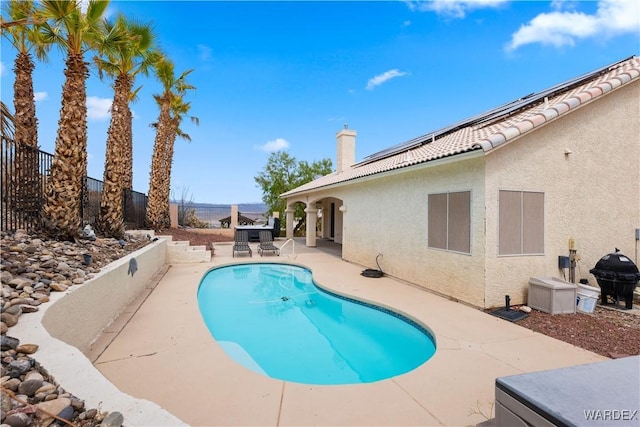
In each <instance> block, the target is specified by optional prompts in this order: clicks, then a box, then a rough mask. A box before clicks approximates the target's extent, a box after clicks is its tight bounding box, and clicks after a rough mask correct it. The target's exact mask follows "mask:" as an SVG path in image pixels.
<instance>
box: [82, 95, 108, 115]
mask: <svg viewBox="0 0 640 427" xmlns="http://www.w3.org/2000/svg"><path fill="white" fill-rule="evenodd" d="M110 110H111V99H107V98H98V97H97V96H88V97H87V117H88V118H90V119H94V120H106V119H108V118H109V117H110V116H111V113H110Z"/></svg>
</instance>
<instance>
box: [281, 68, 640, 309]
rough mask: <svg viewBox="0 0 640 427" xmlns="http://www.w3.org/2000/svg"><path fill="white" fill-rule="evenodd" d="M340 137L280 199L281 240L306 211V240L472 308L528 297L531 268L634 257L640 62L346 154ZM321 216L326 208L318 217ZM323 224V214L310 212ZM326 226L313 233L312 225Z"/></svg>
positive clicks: (584, 267)
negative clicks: (326, 163)
mask: <svg viewBox="0 0 640 427" xmlns="http://www.w3.org/2000/svg"><path fill="white" fill-rule="evenodd" d="M355 138H356V132H355V131H354V130H352V129H346V128H345V129H342V130H340V131H339V132H338V133H337V159H336V160H337V169H336V171H335V172H333V173H331V174H329V175H326V176H323V177H321V178H319V179H316V180H315V181H312V182H310V183H307V184H305V185H302V186H300V187H298V188H295V189H293V190H291V191H289V192H287V193H285V194H283V195H282V197H283V198H286V200H287V210H286V216H287V218H286V219H287V221H286V224H287V228H286V232H287V237H289V238H290V237H292V236H293V230H292V224H293V223H294V218H293V212H294V209H293V208H294V206H295V204H296V203H303V204H305V206H306V209H305V212H306V215H307V217H306V221H307V236H306V244H307V246H315V245H316V238H325V239H333V240H334V241H335V242H337V243H341V244H342V257H343V259H344V260H346V261H349V262H354V263H358V264H361V265H363V266H366V267H375V268H377V267H376V265H375V258H376V256H377V255H378V254H382V257H381V258H380V265H381V267H382V269H383V271H384V272H385V274H387V275H390V276H393V277H396V278H399V279H401V280H404V281H407V282H410V283H412V284H414V285H416V286H420V287H424V288H427V289H429V290H431V291H434V292H437V293H440V294H442V295H445V296H448V297H450V298H452V299H455V300H459V301H463V302H466V303H469V304H472V305H474V306H477V307H484V308H489V307H497V306H500V305H502V304H504V301H505V295H507V294H508V295H510V297H511V302H512V303H514V304H517V303H526V298H527V289H528V281H529V278H530V277H532V276H556V277H561V278H562V277H566V278H568V276H567V270H565V269H561V268H560V267H559V260H558V257H559V256H567V255H569V244H570V243H569V242H570V241H571V242H572V244H573V245H574V248H575V250H576V251H577V252H576V255H577V257H576V259H577V263H576V269H575V279H576V281H577V280H579V279H581V278H586V279H588V280H589V282H590V283H591V284H592V285H593V286H597V285H596V281H595V278H594V277H593V276H591V275H590V274H589V269H590V268H593V266H594V265H595V263H596V262H597V261H598V259H599V258H600V257H602V256H603V255H605V254H607V253H609V252H612V251H613V250H614V248H619V249H620V250H621V251H622V252H623V253H625V254H626V255H628V256H630V257H635V259H634V262H636V263H638V259H637V258H638V244H639V242H638V240H637V237H636V233H637V232H638V231H637V229H639V228H640V58H639V57H637V56H634V57H630V58H627V59H625V60H623V61H620V62H617V63H615V64H612V65H608V66H606V67H603V68H601V69H598V70H595V71H593V72H591V73H588V74H586V75H583V76H580V77H577V78H575V79H573V80H571V81H568V82H564V83H561V84H558V85H556V86H554V87H551V88H549V89H547V90H544V91H542V92H539V93H535V94H532V95H529V96H526V97H524V98H522V99H518V100H516V101H513V102H511V103H508V104H505V105H502V106H500V107H497V108H495V109H493V110H491V111H488V112H485V113H482V114H479V115H477V116H475V117H472V118H470V119H467V120H464V121H461V122H459V123H455V124H453V125H451V126H449V127H446V128H444V129H440V130H438V131H435V132H431V133H428V134H426V135H422V136H419V137H417V138H415V139H413V140H411V141H408V142H405V143H402V144H399V145H396V146H393V147H391V148H389V149H387V150H384V151H381V152H378V153H375V154H372V155H370V156H367V157H364V158H363V159H362V160H360V161H359V162H356V161H355ZM320 211H321V215H318V214H319V212H320ZM319 218H320V219H319ZM319 220H320V221H322V227H321V230H322V231H321V235H319V236H316V233H315V229H316V224H317V221H319Z"/></svg>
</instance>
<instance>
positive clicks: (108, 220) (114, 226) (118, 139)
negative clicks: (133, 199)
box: [95, 15, 160, 238]
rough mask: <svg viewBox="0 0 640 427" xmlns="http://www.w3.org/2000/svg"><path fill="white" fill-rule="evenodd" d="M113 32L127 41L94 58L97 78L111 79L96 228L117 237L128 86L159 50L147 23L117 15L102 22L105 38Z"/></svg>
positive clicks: (128, 126)
mask: <svg viewBox="0 0 640 427" xmlns="http://www.w3.org/2000/svg"><path fill="white" fill-rule="evenodd" d="M113 33H120V37H122V38H123V39H126V40H127V42H126V43H120V44H119V46H118V47H117V48H116V49H107V50H106V51H105V55H103V56H102V57H96V58H95V62H96V64H97V66H98V71H99V75H100V77H101V78H102V77H103V74H107V75H108V76H110V77H112V78H114V79H115V83H114V98H113V103H112V105H111V123H110V124H109V130H108V133H107V148H106V156H105V167H104V186H103V191H102V200H101V203H100V217H99V219H98V229H99V230H100V231H101V232H102V233H103V234H104V235H105V236H107V237H115V238H121V237H122V236H123V235H124V217H123V209H122V204H123V203H122V202H123V199H122V197H123V189H124V188H127V189H129V190H130V189H131V187H124V184H125V178H124V173H125V171H129V170H132V168H131V166H130V164H131V162H132V155H131V153H132V148H131V144H132V138H131V136H132V120H131V119H132V115H131V109H130V108H129V102H130V100H131V97H132V87H133V84H134V81H135V77H136V76H137V75H138V74H144V75H146V74H148V70H149V69H150V68H151V67H152V66H153V64H155V63H156V62H157V61H158V58H159V57H160V53H159V52H158V51H157V50H156V49H155V46H154V34H153V32H152V30H151V27H150V26H149V25H142V24H138V23H136V22H132V21H128V20H127V19H126V18H125V17H124V16H123V15H120V16H118V18H117V19H116V21H115V22H114V23H111V22H105V25H104V37H105V40H108V39H110V38H113V37H111V35H112V34H113ZM123 160H124V161H125V162H123ZM126 162H128V163H129V166H127V165H126V164H125V163H126ZM127 181H128V180H127ZM128 184H129V185H130V183H128Z"/></svg>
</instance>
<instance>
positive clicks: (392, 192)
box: [334, 152, 484, 306]
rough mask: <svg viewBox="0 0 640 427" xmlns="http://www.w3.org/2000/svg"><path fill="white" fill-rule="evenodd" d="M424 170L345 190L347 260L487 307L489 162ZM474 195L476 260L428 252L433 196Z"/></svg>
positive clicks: (473, 160) (475, 159)
mask: <svg viewBox="0 0 640 427" xmlns="http://www.w3.org/2000/svg"><path fill="white" fill-rule="evenodd" d="M437 163H438V162H433V163H432V164H431V165H428V166H427V165H422V166H420V167H416V168H413V170H411V169H406V170H404V171H403V172H402V173H395V174H385V175H383V176H381V177H378V178H375V179H370V180H367V181H364V182H360V183H354V184H352V185H349V186H345V187H342V188H340V189H338V190H337V191H335V192H334V196H336V197H340V198H341V199H342V200H343V203H344V206H345V208H346V212H345V213H344V217H343V220H344V226H343V233H344V237H343V247H342V256H343V258H344V259H345V260H347V261H351V262H355V263H358V264H362V265H364V266H366V267H367V268H377V266H376V263H375V259H376V256H377V254H378V253H381V254H382V257H381V258H380V265H381V267H382V270H383V271H384V272H385V273H387V274H389V275H391V276H394V277H397V278H400V279H402V280H406V281H408V282H411V283H414V284H416V285H418V286H422V287H425V288H428V289H430V290H433V291H436V292H438V293H442V294H444V295H448V296H450V297H452V298H454V299H457V300H461V301H464V302H467V303H470V304H473V305H477V306H483V305H484V158H483V155H482V153H480V152H476V153H473V154H472V156H469V157H468V159H467V160H464V161H459V162H453V163H449V162H443V163H442V164H440V165H436V164H437ZM454 191H471V211H472V212H471V222H472V223H471V254H470V255H469V254H460V253H455V252H449V251H444V250H438V249H431V248H429V247H428V246H427V225H428V219H427V213H428V206H427V198H428V195H429V194H430V193H446V192H454Z"/></svg>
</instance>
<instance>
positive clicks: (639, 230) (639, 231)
mask: <svg viewBox="0 0 640 427" xmlns="http://www.w3.org/2000/svg"><path fill="white" fill-rule="evenodd" d="M636 240H640V228H636Z"/></svg>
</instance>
